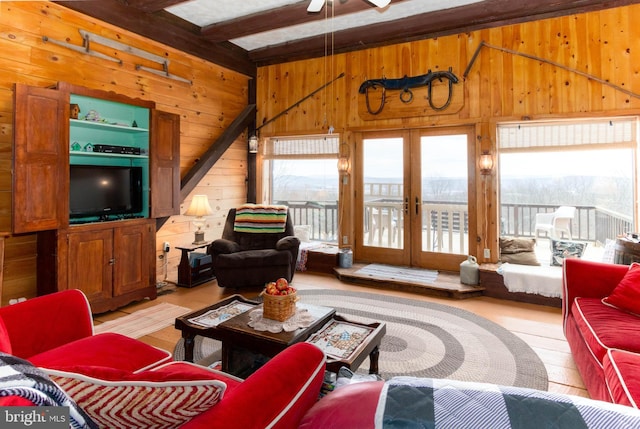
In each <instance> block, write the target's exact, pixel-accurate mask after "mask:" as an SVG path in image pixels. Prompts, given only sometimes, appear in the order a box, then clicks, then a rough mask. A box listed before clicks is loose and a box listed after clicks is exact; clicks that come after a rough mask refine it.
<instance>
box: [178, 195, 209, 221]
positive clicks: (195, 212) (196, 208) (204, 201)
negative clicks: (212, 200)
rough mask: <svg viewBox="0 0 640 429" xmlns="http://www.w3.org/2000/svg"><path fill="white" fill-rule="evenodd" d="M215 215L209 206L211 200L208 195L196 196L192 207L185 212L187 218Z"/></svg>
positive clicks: (192, 201)
mask: <svg viewBox="0 0 640 429" xmlns="http://www.w3.org/2000/svg"><path fill="white" fill-rule="evenodd" d="M212 214H213V210H211V206H210V205H209V199H208V198H207V196H206V195H194V196H193V199H192V200H191V205H190V206H189V208H188V209H187V211H186V212H184V215H185V216H197V217H199V216H209V215H212Z"/></svg>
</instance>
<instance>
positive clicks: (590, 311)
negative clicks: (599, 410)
mask: <svg viewBox="0 0 640 429" xmlns="http://www.w3.org/2000/svg"><path fill="white" fill-rule="evenodd" d="M563 269H564V274H563V299H562V315H563V326H564V334H565V336H566V338H567V341H568V343H569V346H570V347H571V352H572V354H573V358H574V360H575V362H576V366H577V367H578V371H579V372H580V375H582V379H583V381H584V384H585V386H586V388H587V390H588V392H589V395H590V396H591V397H592V398H593V399H599V400H602V401H607V402H613V403H617V404H623V405H629V406H633V407H635V408H638V405H640V334H639V332H640V312H639V311H637V309H638V308H640V295H638V293H639V291H640V265H637V264H633V265H631V267H629V266H626V265H614V264H604V263H599V262H591V261H585V260H581V259H566V260H565V261H564V268H563ZM636 285H637V286H636ZM613 298H615V300H613Z"/></svg>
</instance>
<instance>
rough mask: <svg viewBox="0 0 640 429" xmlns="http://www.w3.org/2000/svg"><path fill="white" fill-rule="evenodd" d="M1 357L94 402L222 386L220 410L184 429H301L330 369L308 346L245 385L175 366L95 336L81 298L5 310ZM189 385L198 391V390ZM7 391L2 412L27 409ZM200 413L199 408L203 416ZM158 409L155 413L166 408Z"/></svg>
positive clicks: (150, 350) (151, 352)
mask: <svg viewBox="0 0 640 429" xmlns="http://www.w3.org/2000/svg"><path fill="white" fill-rule="evenodd" d="M0 351H1V352H3V353H8V354H9V355H12V356H16V357H19V358H22V359H25V360H27V361H29V362H31V363H32V364H34V365H35V366H38V367H40V368H42V369H44V371H45V372H47V373H48V374H49V376H50V377H51V378H52V379H53V380H54V381H56V382H57V383H58V384H59V385H60V386H68V385H74V389H79V387H78V386H81V387H82V388H85V389H86V390H85V392H89V391H90V392H92V393H91V395H92V396H93V397H95V396H96V395H103V394H104V395H107V394H108V395H115V396H117V394H118V392H117V391H115V393H114V389H117V388H121V387H122V386H126V387H127V388H130V387H131V386H133V387H137V386H141V389H144V390H141V392H143V391H144V392H145V394H148V391H149V389H150V388H156V387H157V388H158V389H161V388H164V387H165V386H166V385H170V386H171V387H172V388H174V387H175V386H178V388H180V389H182V393H183V394H187V395H188V394H190V393H189V392H191V391H190V390H188V389H191V388H193V389H195V390H193V391H198V390H197V389H201V390H202V389H203V386H204V388H206V387H207V386H208V385H214V386H217V387H219V386H222V388H223V390H222V391H221V392H220V394H219V395H217V396H216V395H214V396H216V397H215V398H213V399H214V400H212V401H210V404H214V405H212V406H210V407H209V408H207V409H206V410H203V411H202V412H199V413H193V411H192V410H191V412H192V414H191V417H190V418H189V420H188V421H186V422H184V421H183V422H182V423H180V427H181V428H205V427H206V428H239V429H240V428H242V429H251V428H265V427H273V428H293V427H297V426H298V423H299V422H300V420H301V419H302V417H303V415H304V414H305V413H306V411H307V410H308V409H309V408H310V407H311V406H312V405H313V404H314V403H315V402H316V401H317V399H318V394H319V392H320V386H321V384H322V380H323V377H324V369H325V359H324V353H323V352H322V351H321V350H320V349H318V348H317V347H315V346H313V345H311V344H307V343H301V344H296V345H294V346H292V347H289V348H288V349H287V350H285V351H284V352H282V353H280V354H279V355H278V356H276V357H275V358H273V359H271V360H270V361H269V362H268V363H267V364H265V365H264V366H263V367H262V368H260V369H259V370H258V371H256V372H255V373H254V374H253V375H251V376H250V377H248V378H247V379H246V380H244V381H243V380H240V379H238V378H236V377H233V376H231V375H228V374H225V373H222V372H219V371H213V370H210V369H208V368H204V367H198V366H196V365H193V364H189V363H186V362H173V361H172V358H171V355H170V354H169V353H168V352H166V351H164V350H160V349H157V348H155V347H152V346H149V345H147V344H145V343H143V342H141V341H138V340H135V339H132V338H128V337H125V336H122V335H119V334H113V333H104V334H97V335H94V333H93V321H92V318H91V310H90V308H89V304H88V301H87V300H86V298H85V296H84V295H83V294H82V292H80V291H77V290H68V291H61V292H57V293H54V294H50V295H45V296H41V297H38V298H33V299H30V300H27V301H25V302H22V303H19V304H15V305H10V306H7V307H2V308H0ZM5 357H6V356H5ZM189 380H197V383H196V382H194V383H193V386H191V385H190V384H189ZM209 381H210V382H209ZM220 382H222V383H223V384H222V383H220ZM136 383H137V384H136ZM150 386H151V387H150ZM158 386H159V387H158ZM2 389H3V385H2V383H1V382H0V405H19V404H24V399H23V398H16V397H15V396H14V397H10V396H9V397H7V396H6V395H3V394H2ZM90 389H93V390H90ZM186 389H187V390H186ZM105 391H107V393H105ZM69 392H71V390H69ZM5 393H6V392H5ZM74 393H75V391H74ZM70 396H72V398H73V399H77V397H76V396H73V395H70ZM139 396H140V395H137V396H136V399H138V398H139ZM158 396H162V395H158ZM191 396H193V394H191ZM163 397H164V396H163ZM80 399H82V398H80ZM77 402H78V404H79V405H80V406H81V408H84V407H83V403H81V402H80V401H77ZM121 402H126V401H121ZM131 402H134V401H131ZM187 402H188V405H192V403H193V402H194V401H193V398H192V397H189V398H187V401H185V409H186V408H187ZM107 403H108V404H109V406H118V405H120V406H122V404H118V402H115V403H114V402H107ZM126 405H129V404H126ZM174 405H175V404H174ZM205 405H206V404H205ZM199 406H200V408H193V407H192V408H193V409H202V408H203V406H202V404H200V405H199ZM102 408H106V407H102ZM153 408H154V409H153V410H152V411H153V412H154V413H155V412H156V411H157V410H158V409H162V408H163V407H161V406H156V407H153ZM174 408H179V407H174ZM205 408H206V407H205ZM85 411H88V410H87V409H85ZM98 411H102V410H100V409H99V410H98ZM178 411H184V410H178ZM88 414H89V415H90V416H91V417H92V418H94V420H96V421H97V422H99V423H101V425H102V426H105V427H109V426H112V427H136V426H135V425H134V426H124V425H122V426H121V425H120V424H115V423H114V424H113V425H105V424H104V423H103V422H102V421H100V420H99V419H96V418H95V417H94V416H93V415H92V414H91V413H90V412H88ZM114 414H115V413H114ZM149 418H152V416H151V417H149ZM167 427H176V426H167Z"/></svg>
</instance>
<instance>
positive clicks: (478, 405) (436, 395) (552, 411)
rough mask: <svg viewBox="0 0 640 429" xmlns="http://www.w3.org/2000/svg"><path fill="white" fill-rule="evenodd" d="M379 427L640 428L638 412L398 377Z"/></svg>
mask: <svg viewBox="0 0 640 429" xmlns="http://www.w3.org/2000/svg"><path fill="white" fill-rule="evenodd" d="M375 423H376V425H375V427H376V428H377V429H381V428H384V429H409V428H416V429H417V428H420V429H423V428H434V429H436V428H437V429H446V428H452V429H466V428H468V429H478V428H487V429H489V428H490V429H500V428H516V429H542V428H571V429H582V428H584V429H587V428H593V429H602V428H616V429H622V428H625V429H632V428H634V429H640V410H637V409H635V408H631V407H626V406H623V405H615V404H609V403H606V402H601V401H594V400H591V399H586V398H581V397H578V396H570V395H561V394H554V393H550V392H544V391H540V390H533V389H525V388H521V387H506V386H497V385H494V384H484V383H471V382H463V381H454V380H438V379H429V378H413V377H396V378H393V379H391V380H389V381H388V382H387V383H386V384H385V386H384V388H383V390H382V393H381V397H380V402H379V404H378V409H377V411H376V421H375Z"/></svg>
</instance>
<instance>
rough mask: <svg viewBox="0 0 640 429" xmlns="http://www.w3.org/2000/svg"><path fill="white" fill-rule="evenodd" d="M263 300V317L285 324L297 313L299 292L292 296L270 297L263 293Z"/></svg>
mask: <svg viewBox="0 0 640 429" xmlns="http://www.w3.org/2000/svg"><path fill="white" fill-rule="evenodd" d="M262 298H263V302H264V304H263V308H262V316H263V317H264V318H265V319H272V320H277V321H279V322H284V321H285V320H287V319H288V318H290V317H291V316H293V315H294V314H295V313H296V301H297V300H298V293H297V292H296V293H292V294H291V295H269V294H268V293H265V292H263V293H262Z"/></svg>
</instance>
